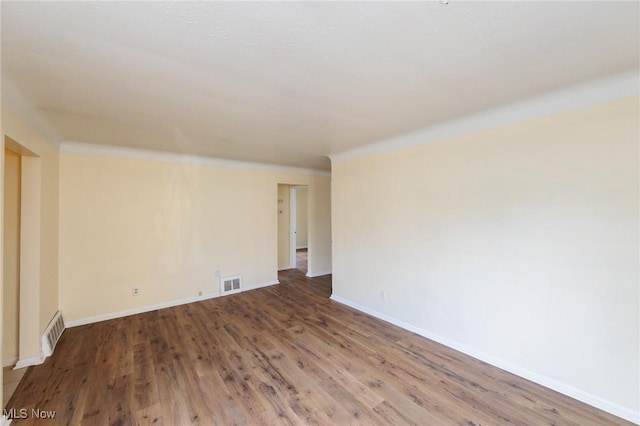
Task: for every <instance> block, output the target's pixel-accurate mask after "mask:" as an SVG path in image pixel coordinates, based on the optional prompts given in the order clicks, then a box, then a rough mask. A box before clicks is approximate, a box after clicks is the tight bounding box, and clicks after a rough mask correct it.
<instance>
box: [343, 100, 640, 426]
mask: <svg viewBox="0 0 640 426" xmlns="http://www.w3.org/2000/svg"><path fill="white" fill-rule="evenodd" d="M639 117H640V111H639V108H638V98H630V99H624V100H619V101H614V102H608V103H604V104H600V105H597V106H593V107H589V108H584V109H579V110H574V111H569V112H564V113H559V114H554V115H551V116H547V117H544V118H539V119H535V120H530V121H526V122H522V123H519V124H514V125H510V126H506V127H501V128H496V129H493V130H489V131H483V132H480V133H476V134H471V135H468V136H465V137H459V138H456V139H452V140H446V141H441V142H438V143H433V144H428V145H422V146H416V147H413V148H407V149H404V150H401V151H397V152H393V153H389V154H383V155H378V156H374V157H369V158H366V159H359V160H353V161H350V162H344V163H339V164H334V165H333V174H332V180H333V188H332V191H333V241H334V257H333V259H334V276H333V291H334V296H335V297H336V298H338V299H341V300H343V301H347V302H349V303H351V304H357V305H359V306H360V307H361V308H363V309H367V310H369V311H371V312H376V313H378V314H381V315H385V316H387V317H388V318H390V319H393V320H396V321H398V322H403V323H404V324H406V325H407V326H409V327H412V328H414V329H416V330H420V332H422V333H423V334H428V335H431V336H433V337H435V338H437V339H439V340H440V341H443V342H446V343H447V344H452V345H454V346H457V347H458V348H462V349H464V350H466V351H467V352H469V353H472V354H476V355H478V354H480V355H483V356H484V357H485V358H486V359H491V360H493V361H495V362H497V363H499V364H501V365H503V366H511V367H512V368H511V369H512V370H515V371H519V372H520V373H526V374H529V377H533V378H537V379H539V380H540V381H542V382H544V383H545V384H547V385H549V384H555V385H556V387H557V388H562V389H563V390H564V391H568V392H574V391H575V392H574V393H575V394H577V395H579V396H581V397H582V398H583V399H586V400H589V401H590V402H591V403H594V402H595V403H601V404H600V406H607V404H608V407H609V408H611V407H614V408H615V407H618V408H621V409H622V410H627V411H628V412H635V413H638V412H639V411H640V394H639V389H640V382H639V377H640V371H639V363H638V360H639V359H640V341H639V339H640V328H639V327H640V313H639V303H638V301H639V296H640V295H639V284H638V283H639V277H638V273H639V272H638V271H639V264H638V250H639V240H638V218H639V210H638V190H639V185H638V145H639V141H638V137H639V131H640V128H639V127H640V126H639Z"/></svg>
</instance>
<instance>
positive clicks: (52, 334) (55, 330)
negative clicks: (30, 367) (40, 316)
mask: <svg viewBox="0 0 640 426" xmlns="http://www.w3.org/2000/svg"><path fill="white" fill-rule="evenodd" d="M64 329H65V327H64V319H62V311H58V312H56V314H55V315H54V316H53V319H52V320H51V322H50V323H49V325H48V326H47V328H46V329H45V330H44V333H43V334H42V352H43V353H44V356H45V357H48V356H51V354H52V353H53V350H54V349H55V347H56V344H57V343H58V340H60V336H62V332H63V331H64Z"/></svg>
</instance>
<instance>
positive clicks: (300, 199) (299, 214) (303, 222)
mask: <svg viewBox="0 0 640 426" xmlns="http://www.w3.org/2000/svg"><path fill="white" fill-rule="evenodd" d="M307 235H308V229H307V188H300V189H297V190H296V248H305V247H307Z"/></svg>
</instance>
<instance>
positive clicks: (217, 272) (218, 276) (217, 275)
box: [216, 269, 220, 278]
mask: <svg viewBox="0 0 640 426" xmlns="http://www.w3.org/2000/svg"><path fill="white" fill-rule="evenodd" d="M216 278H220V269H216Z"/></svg>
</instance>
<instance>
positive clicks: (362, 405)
mask: <svg viewBox="0 0 640 426" xmlns="http://www.w3.org/2000/svg"><path fill="white" fill-rule="evenodd" d="M280 280H281V284H280V285H278V286H272V287H268V288H263V289H259V290H254V291H249V292H245V293H240V294H236V295H232V296H226V297H223V298H218V299H211V300H207V301H203V302H198V303H192V304H189V305H183V306H178V307H174V308H168V309H162V310H158V311H154V312H150V313H145V314H140V315H134V316H129V317H126V318H120V319H115V320H111V321H105V322H101V323H96V324H91V325H87V326H82V327H76V328H72V329H68V330H66V331H65V332H64V334H63V336H62V338H61V340H60V342H59V344H58V347H57V348H56V350H55V353H54V355H53V356H52V357H51V358H49V359H48V360H47V361H46V362H45V363H44V364H43V365H40V366H36V367H31V368H29V370H28V371H27V373H26V375H25V377H24V378H23V380H22V381H21V383H20V385H19V386H18V389H17V390H16V392H15V394H14V395H13V397H12V398H11V400H10V401H9V403H8V405H7V408H16V409H21V408H26V409H28V410H29V412H30V410H31V409H32V408H35V409H40V410H55V411H56V418H55V422H54V423H55V424H74V425H77V424H82V425H108V424H110V425H129V424H141V425H146V424H149V425H150V424H154V425H160V424H162V425H187V424H203V425H205V424H206V425H208V424H212V425H213V424H215V425H231V424H252V425H253V424H269V425H271V424H285V425H293V424H312V425H344V424H362V425H375V424H419V425H448V424H465V425H505V424H516V425H541V424H554V425H622V424H630V423H626V422H624V421H623V420H621V419H618V418H616V417H613V416H611V415H609V414H606V413H604V412H602V411H599V410H596V409H595V408H592V407H590V406H587V405H585V404H582V403H580V402H577V401H575V400H572V399H571V398H568V397H566V396H563V395H560V394H558V393H556V392H553V391H550V390H548V389H545V388H543V387H541V386H538V385H536V384H533V383H531V382H528V381H526V380H524V379H521V378H518V377H516V376H513V375H512V374H509V373H506V372H504V371H502V370H499V369H497V368H495V367H491V366H489V365H487V364H485V363H483V362H480V361H478V360H475V359H473V358H470V357H468V356H466V355H463V354H461V353H459V352H456V351H454V350H452V349H448V348H446V347H444V346H441V345H439V344H437V343H434V342H431V341H429V340H426V339H424V338H422V337H419V336H417V335H415V334H412V333H409V332H407V331H405V330H402V329H399V328H397V327H395V326H392V325H390V324H388V323H385V322H383V321H380V320H377V319H375V318H372V317H370V316H368V315H365V314H363V313H360V312H358V311H355V310H353V309H350V308H348V307H346V306H343V305H340V304H339V303H336V302H333V301H331V300H329V296H330V292H331V281H330V280H331V278H330V277H329V276H327V277H320V278H315V279H308V278H305V277H304V275H303V274H302V273H301V272H300V271H298V270H289V271H284V272H282V273H281V274H280ZM45 422H49V424H51V421H44V420H36V419H34V418H31V417H29V418H26V419H17V420H14V423H13V424H18V425H24V424H43V423H45Z"/></svg>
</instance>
